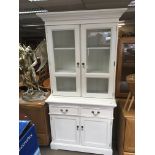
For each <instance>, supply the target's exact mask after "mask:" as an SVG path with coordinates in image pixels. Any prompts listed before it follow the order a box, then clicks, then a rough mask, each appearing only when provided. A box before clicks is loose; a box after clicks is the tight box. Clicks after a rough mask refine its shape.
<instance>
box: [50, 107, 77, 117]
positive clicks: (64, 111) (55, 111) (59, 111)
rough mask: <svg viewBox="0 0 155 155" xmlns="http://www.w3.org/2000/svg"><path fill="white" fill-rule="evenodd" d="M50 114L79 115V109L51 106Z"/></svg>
mask: <svg viewBox="0 0 155 155" xmlns="http://www.w3.org/2000/svg"><path fill="white" fill-rule="evenodd" d="M49 111H50V114H59V115H78V108H77V107H67V106H66V107H65V106H60V107H55V106H49Z"/></svg>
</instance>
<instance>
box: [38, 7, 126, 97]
mask: <svg viewBox="0 0 155 155" xmlns="http://www.w3.org/2000/svg"><path fill="white" fill-rule="evenodd" d="M124 11H125V9H110V10H109V9H107V10H89V11H70V12H51V13H43V14H38V16H40V17H41V18H42V19H43V20H44V21H45V29H46V40H47V50H48V60H49V71H50V79H51V88H52V90H53V95H60V96H83V97H97V98H114V94H115V61H116V47H117V46H116V45H117V23H118V21H119V18H120V16H121V15H122V13H123V12H124Z"/></svg>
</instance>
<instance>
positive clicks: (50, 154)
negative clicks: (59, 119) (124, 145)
mask: <svg viewBox="0 0 155 155" xmlns="http://www.w3.org/2000/svg"><path fill="white" fill-rule="evenodd" d="M40 151H41V155H94V154H92V153H81V152H73V151H64V150H51V149H50V147H40ZM113 155H117V153H116V152H114V154H113Z"/></svg>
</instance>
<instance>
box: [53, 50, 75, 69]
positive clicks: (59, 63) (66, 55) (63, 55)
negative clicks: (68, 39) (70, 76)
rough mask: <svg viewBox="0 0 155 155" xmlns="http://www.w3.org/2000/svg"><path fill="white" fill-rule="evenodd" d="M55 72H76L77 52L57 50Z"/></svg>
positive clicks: (55, 51)
mask: <svg viewBox="0 0 155 155" xmlns="http://www.w3.org/2000/svg"><path fill="white" fill-rule="evenodd" d="M54 60H55V72H75V50H72V49H68V50H67V49H61V50H60V49H59V50H57V49H55V50H54Z"/></svg>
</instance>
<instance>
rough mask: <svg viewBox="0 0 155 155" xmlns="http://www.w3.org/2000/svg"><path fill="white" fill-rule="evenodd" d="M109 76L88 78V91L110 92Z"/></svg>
mask: <svg viewBox="0 0 155 155" xmlns="http://www.w3.org/2000/svg"><path fill="white" fill-rule="evenodd" d="M108 85H109V79H108V78H87V93H108Z"/></svg>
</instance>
